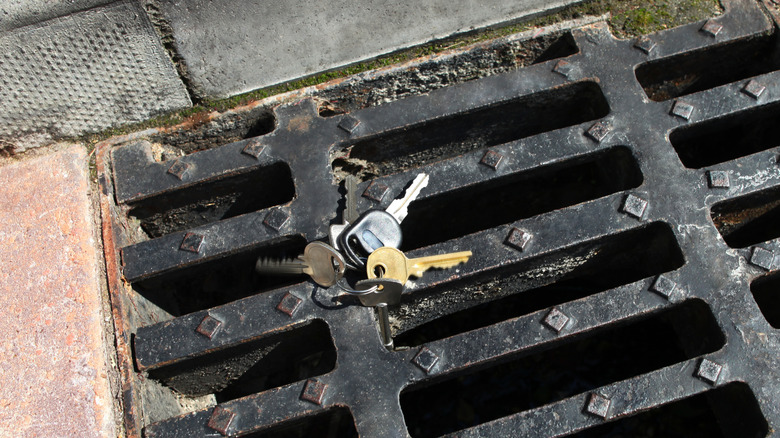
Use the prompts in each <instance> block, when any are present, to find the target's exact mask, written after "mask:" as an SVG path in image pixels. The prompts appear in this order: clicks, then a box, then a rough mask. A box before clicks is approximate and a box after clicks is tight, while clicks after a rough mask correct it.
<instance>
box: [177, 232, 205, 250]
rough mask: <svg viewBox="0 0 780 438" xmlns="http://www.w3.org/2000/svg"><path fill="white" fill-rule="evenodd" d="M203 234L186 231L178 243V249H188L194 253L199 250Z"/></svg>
mask: <svg viewBox="0 0 780 438" xmlns="http://www.w3.org/2000/svg"><path fill="white" fill-rule="evenodd" d="M203 239H204V236H202V235H200V234H197V233H186V234H185V235H184V239H183V240H182V241H181V244H180V245H179V249H180V250H182V251H189V252H194V253H196V254H197V253H199V252H200V247H201V246H202V245H203Z"/></svg>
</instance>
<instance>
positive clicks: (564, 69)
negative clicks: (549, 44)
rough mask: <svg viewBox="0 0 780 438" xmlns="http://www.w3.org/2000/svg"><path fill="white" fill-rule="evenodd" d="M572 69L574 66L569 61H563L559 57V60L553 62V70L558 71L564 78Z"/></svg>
mask: <svg viewBox="0 0 780 438" xmlns="http://www.w3.org/2000/svg"><path fill="white" fill-rule="evenodd" d="M572 70H574V66H572V65H571V64H570V63H569V62H567V61H564V60H563V59H561V60H560V61H558V62H556V63H555V66H554V67H553V71H554V72H555V73H558V74H560V75H562V76H564V77H566V78H568V77H569V75H570V74H571V72H572Z"/></svg>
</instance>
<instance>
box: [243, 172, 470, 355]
mask: <svg viewBox="0 0 780 438" xmlns="http://www.w3.org/2000/svg"><path fill="white" fill-rule="evenodd" d="M427 185H428V175H426V174H424V173H421V174H419V175H418V176H417V177H416V178H415V179H414V180H413V181H412V182H411V184H410V185H409V187H408V188H407V189H406V191H405V194H404V196H402V197H400V198H397V199H395V200H393V202H391V203H390V205H389V206H388V207H387V208H386V209H384V210H382V209H371V210H368V211H366V212H364V213H363V214H362V215H358V212H357V180H356V179H355V178H354V177H353V176H348V177H347V178H346V180H345V181H344V187H345V189H346V199H345V208H344V214H343V221H342V223H341V224H334V225H331V227H330V229H329V234H330V235H329V240H330V245H329V244H327V243H324V242H318V241H315V242H310V243H309V244H308V245H306V248H305V249H304V251H303V254H301V255H300V256H298V257H297V258H295V259H287V260H278V259H269V258H260V259H258V261H257V264H256V270H257V272H259V273H261V274H307V275H309V276H310V277H311V279H312V280H313V281H314V282H315V283H317V284H318V285H320V286H322V287H326V288H328V287H331V286H334V285H338V286H339V287H340V288H341V289H342V290H344V291H345V292H347V293H349V294H352V295H356V296H357V297H358V298H359V300H360V303H361V304H362V305H364V306H368V307H374V308H376V310H377V314H378V317H379V328H380V334H381V336H382V341H383V343H384V344H385V346H386V347H387V348H392V346H393V339H392V336H391V332H390V317H389V313H388V306H392V305H398V304H400V302H401V293H402V292H403V290H404V287H405V286H406V283H407V281H408V280H409V278H410V277H418V278H419V277H421V276H422V275H423V273H424V272H425V271H427V270H428V269H432V268H436V269H449V268H452V267H454V266H457V265H459V264H460V263H465V262H466V261H468V260H469V258H470V257H471V251H462V252H455V253H450V254H440V255H433V256H428V257H419V258H412V259H410V258H408V257H406V255H405V254H404V253H403V252H402V251H401V250H399V249H398V248H399V247H400V246H401V240H402V233H401V222H402V221H403V220H404V218H405V217H406V215H407V213H408V207H409V204H411V203H412V202H413V201H414V200H415V199H416V198H417V197H418V196H419V194H420V191H422V189H423V188H425V187H426V186H427ZM347 269H350V270H355V271H362V270H365V272H366V277H367V278H366V279H364V280H360V281H358V282H357V283H356V286H355V288H354V289H353V288H350V287H347V286H344V285H343V284H341V283H340V282H341V281H342V279H343V278H344V274H345V272H346V271H347Z"/></svg>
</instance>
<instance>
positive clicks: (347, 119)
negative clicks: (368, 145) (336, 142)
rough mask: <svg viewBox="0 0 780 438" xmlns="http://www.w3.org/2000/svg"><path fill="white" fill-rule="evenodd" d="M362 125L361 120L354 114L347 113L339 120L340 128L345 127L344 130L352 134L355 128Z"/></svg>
mask: <svg viewBox="0 0 780 438" xmlns="http://www.w3.org/2000/svg"><path fill="white" fill-rule="evenodd" d="M358 125H360V120H358V119H356V118H355V117H354V116H352V115H349V114H347V115H345V116H344V117H342V118H341V121H340V122H339V128H341V129H343V130H344V131H346V132H348V133H350V134H352V133H353V132H354V131H355V129H356V128H357V127H358Z"/></svg>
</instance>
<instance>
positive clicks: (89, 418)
mask: <svg viewBox="0 0 780 438" xmlns="http://www.w3.org/2000/svg"><path fill="white" fill-rule="evenodd" d="M86 162H87V160H86V154H85V153H84V151H83V150H82V149H81V148H72V149H69V150H66V151H64V152H59V153H55V154H52V155H47V156H45V157H43V158H39V159H34V160H30V161H25V162H22V163H16V164H11V165H7V166H4V167H0V186H2V187H3V190H4V195H3V196H2V197H1V198H0V241H2V244H0V308H1V309H2V312H0V333H3V336H2V338H0V358H2V366H0V436H3V437H6V436H15V437H19V436H21V437H33V436H34V437H41V436H50V437H65V436H67V437H98V436H102V437H114V436H117V433H116V430H115V429H114V426H113V425H114V415H113V401H112V397H111V391H110V389H109V381H108V378H109V377H108V376H109V375H110V371H109V368H108V367H107V365H106V358H107V356H106V350H105V348H106V347H105V346H104V345H105V344H104V337H103V333H104V325H103V324H104V319H103V314H102V311H101V300H100V289H99V286H98V284H99V281H100V280H99V270H98V258H97V257H98V256H97V254H98V252H97V250H96V248H95V241H94V237H93V236H94V228H93V223H92V213H91V210H90V202H89V198H88V196H87V194H88V190H89V185H88V176H87V169H86ZM109 345H110V344H109Z"/></svg>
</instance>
